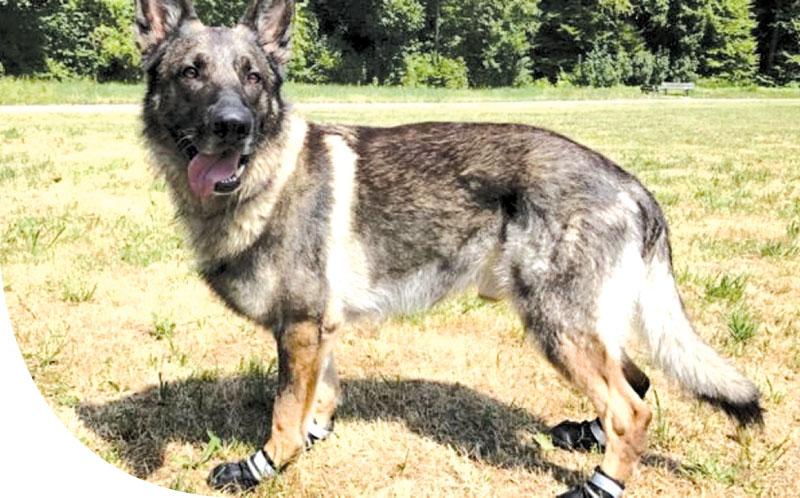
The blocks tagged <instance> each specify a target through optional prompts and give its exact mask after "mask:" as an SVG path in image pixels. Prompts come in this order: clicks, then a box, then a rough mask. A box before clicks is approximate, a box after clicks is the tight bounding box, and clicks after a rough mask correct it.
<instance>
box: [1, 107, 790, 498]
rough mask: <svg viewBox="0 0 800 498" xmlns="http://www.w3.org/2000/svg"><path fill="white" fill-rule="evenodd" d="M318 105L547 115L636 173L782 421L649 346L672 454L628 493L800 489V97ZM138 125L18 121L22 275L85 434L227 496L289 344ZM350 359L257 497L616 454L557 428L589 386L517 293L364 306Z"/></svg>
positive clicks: (459, 485) (108, 454) (7, 179)
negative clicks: (399, 306)
mask: <svg viewBox="0 0 800 498" xmlns="http://www.w3.org/2000/svg"><path fill="white" fill-rule="evenodd" d="M315 109H316V110H314V111H313V112H310V113H309V115H308V117H309V118H312V119H318V120H325V121H341V122H351V123H371V124H394V123H401V122H408V121H414V120H422V119H431V118H435V119H453V120H483V121H515V122H522V123H531V124H536V125H540V126H545V127H549V128H552V129H555V130H557V131H559V132H562V133H566V134H568V135H570V136H573V137H575V138H577V139H578V140H580V141H582V142H584V143H586V144H587V145H589V146H592V147H594V148H596V149H598V150H600V151H602V152H603V153H605V154H607V155H608V156H610V157H612V158H613V159H615V160H617V161H618V162H619V163H620V164H622V165H623V166H624V167H626V168H628V169H630V170H632V171H633V172H635V173H636V174H637V175H638V176H639V177H640V178H641V179H642V180H643V181H644V183H645V184H646V185H648V186H649V187H650V188H651V189H652V190H653V191H654V193H655V195H656V197H657V198H658V199H659V201H660V202H661V203H662V205H663V206H664V208H665V211H666V213H667V217H668V219H669V221H670V222H671V227H672V235H673V237H672V242H673V248H674V255H675V261H676V269H677V275H678V278H679V284H680V287H681V290H682V292H683V296H684V300H685V302H686V305H687V308H688V310H689V312H690V314H691V315H692V316H693V317H694V320H695V323H696V325H697V328H698V331H699V332H700V333H701V335H703V336H704V337H705V338H706V339H707V340H708V341H709V342H710V343H711V344H713V345H714V347H715V348H716V349H718V350H720V351H722V352H724V353H725V354H726V355H728V356H730V357H732V358H733V359H734V361H735V362H736V363H737V364H738V365H739V366H740V367H741V368H742V369H743V370H744V371H746V372H747V374H748V375H749V376H750V377H751V378H752V379H754V380H755V381H756V383H757V384H758V385H759V386H760V387H761V389H762V390H763V393H764V405H765V407H766V409H767V419H766V426H765V428H764V430H763V431H761V432H759V431H754V432H738V431H736V430H735V429H734V427H733V425H732V424H731V423H730V422H728V421H727V420H726V419H725V418H724V417H723V416H722V415H721V414H719V413H716V412H713V411H712V410H710V409H709V408H707V407H706V406H705V405H701V404H699V403H698V402H696V401H693V400H691V399H689V398H687V397H686V396H685V395H683V394H681V393H680V392H679V391H678V390H677V389H676V388H674V387H673V386H672V385H671V384H670V383H669V382H668V381H667V380H666V379H665V378H664V377H663V376H662V375H661V374H660V373H659V372H658V371H657V370H655V369H654V368H653V367H652V366H650V365H647V368H646V370H647V371H648V373H650V374H652V378H653V383H654V388H655V389H654V391H651V393H650V394H649V395H648V401H649V403H650V404H651V406H653V408H654V418H653V422H652V425H651V428H650V450H649V451H648V453H647V456H646V457H645V459H644V464H643V465H642V466H641V467H640V468H639V470H638V471H637V472H636V474H635V477H634V478H633V479H632V481H631V482H630V483H629V485H630V486H629V487H630V492H629V493H628V494H627V495H626V496H631V497H650V496H709V497H716V496H775V497H785V496H794V495H795V493H796V488H797V484H796V482H795V479H796V476H795V475H794V474H795V472H796V469H797V468H798V467H799V466H800V451H799V450H798V443H800V429H798V427H799V426H800V425H799V424H798V423H799V422H800V403H798V396H797V393H798V391H799V390H800V389H799V388H800V383H798V374H800V334H798V332H800V306H798V305H799V304H800V279H798V277H797V276H798V274H800V120H798V116H800V101H797V100H788V101H782V100H772V101H757V102H746V101H732V102H714V103H708V102H694V103H689V104H687V103H686V102H682V101H677V100H676V101H667V102H664V101H661V102H658V104H654V103H652V102H650V101H648V100H637V101H635V102H630V103H627V104H625V105H620V104H601V103H585V104H582V105H571V106H566V105H560V104H557V103H554V104H552V105H549V104H542V105H537V106H533V105H525V104H519V105H516V106H504V107H502V108H499V109H498V108H497V106H493V105H491V104H486V105H485V106H479V105H476V106H469V107H464V108H459V107H458V106H447V107H444V108H443V109H442V110H439V111H435V110H432V109H430V108H425V107H413V106H412V107H402V108H397V109H391V108H390V107H378V108H371V107H370V106H354V107H352V108H348V107H331V108H329V109H326V108H325V107H324V106H321V107H318V108H315ZM138 129H139V125H138V123H137V120H136V117H135V116H132V115H114V114H106V115H102V116H97V115H66V114H54V115H24V114H22V115H14V116H6V117H3V118H2V119H0V187H2V190H3V202H2V203H0V265H2V271H3V278H4V280H5V288H4V291H5V292H6V296H7V300H8V304H9V307H10V313H11V317H12V321H13V324H14V327H15V333H16V336H17V339H18V342H19V345H20V348H21V350H22V353H23V356H24V358H25V361H26V362H27V364H28V367H29V368H30V371H31V374H32V375H33V377H34V379H35V381H36V383H37V385H38V386H39V387H40V389H41V391H42V393H43V394H44V396H45V398H46V399H47V401H48V403H49V404H50V406H51V407H52V409H53V410H54V411H55V413H56V414H57V415H58V417H59V418H60V419H61V420H62V421H63V423H64V424H65V426H66V427H68V428H69V430H70V431H72V432H73V433H74V434H75V435H76V437H78V438H79V439H80V440H81V441H82V442H84V443H85V444H86V445H87V446H88V447H90V448H91V449H92V450H94V451H95V452H96V453H98V454H99V455H100V456H101V457H102V458H104V459H105V460H107V461H108V462H110V463H112V464H114V465H116V466H118V467H120V468H122V469H125V470H127V471H129V472H131V473H132V474H134V475H137V476H139V477H141V478H144V479H147V480H149V481H152V482H155V483H158V484H161V485H163V486H167V487H171V488H174V489H178V490H184V491H194V492H197V493H210V490H209V489H208V488H207V487H206V485H205V477H206V475H207V472H208V471H209V469H210V468H211V467H212V466H213V465H215V464H216V463H218V462H220V461H222V460H227V459H236V458H240V457H243V456H245V455H246V454H249V453H250V452H251V451H253V450H254V449H255V448H256V447H257V446H258V445H259V444H260V443H261V442H262V441H263V439H264V437H265V435H266V431H267V429H268V418H267V417H268V414H269V412H270V409H271V408H270V404H271V397H272V395H273V392H274V389H275V352H274V344H273V340H272V339H271V338H270V336H269V335H268V334H267V333H266V332H264V331H262V330H259V329H257V328H256V327H254V326H253V325H251V324H250V323H248V322H247V321H245V320H242V319H240V318H237V317H236V316H234V315H233V314H232V313H231V312H229V311H227V310H226V309H225V308H224V307H223V306H222V304H220V302H219V301H218V300H216V299H215V298H214V297H212V295H211V294H210V292H209V291H208V290H207V289H206V288H205V287H204V285H203V284H202V283H201V282H200V280H199V278H198V276H197V274H196V272H195V271H194V269H193V266H192V261H191V255H190V254H189V252H188V251H187V248H186V246H185V245H184V243H183V242H182V239H181V231H180V227H179V226H178V225H177V224H176V222H175V221H174V219H173V215H172V210H171V206H170V205H169V200H168V198H167V194H166V193H165V188H164V185H163V183H161V182H160V181H158V180H154V179H153V178H152V177H151V175H150V173H149V171H148V168H147V166H146V162H145V160H144V159H143V154H142V147H141V145H140V139H139V135H138ZM634 349H635V348H634ZM337 355H338V358H339V366H340V370H341V373H342V375H343V378H344V386H345V398H344V404H343V406H342V407H341V409H340V412H339V419H338V424H337V431H336V433H335V435H334V436H333V437H332V438H331V439H329V440H328V441H325V442H323V443H320V444H318V445H317V447H316V448H315V449H314V450H313V452H311V453H309V454H306V455H304V456H302V457H301V458H300V459H299V460H298V462H297V463H296V464H295V465H294V466H292V467H290V468H289V469H288V470H287V471H286V472H285V473H284V474H283V475H282V476H281V477H279V478H278V479H277V480H275V481H274V482H272V483H269V484H267V485H265V486H262V488H261V489H259V490H258V492H257V493H255V494H254V496H257V497H260V496H268V495H271V493H274V494H277V495H288V496H298V495H299V496H331V495H337V496H352V495H361V496H420V495H423V496H441V495H449V496H522V495H527V496H552V495H554V494H556V493H557V492H561V491H563V490H564V489H566V487H567V486H568V485H571V484H574V483H576V482H578V481H579V480H581V479H582V478H583V477H584V476H586V475H588V473H590V472H591V469H593V468H594V466H596V465H597V464H598V463H599V462H600V459H601V457H600V455H596V454H589V455H576V454H569V453H566V452H563V451H560V450H556V449H554V448H553V447H552V444H551V443H550V442H549V440H548V438H547V437H546V436H545V435H544V434H543V433H542V430H543V429H544V428H545V427H546V426H548V425H551V424H554V423H557V422H559V421H560V420H562V419H563V418H564V417H572V418H584V417H588V416H590V409H589V404H588V402H587V401H586V400H585V399H583V398H582V397H580V396H579V395H577V394H576V393H575V392H573V391H572V390H571V389H570V388H569V387H568V386H567V384H566V383H564V382H563V381H561V380H560V379H559V377H558V376H557V374H556V373H555V372H554V371H553V370H552V369H551V368H550V367H549V366H548V364H547V363H546V362H545V361H544V360H543V359H541V357H540V356H539V355H538V354H537V353H536V352H535V349H534V347H533V346H532V345H531V344H529V343H527V342H525V341H524V340H523V337H522V333H521V328H520V325H519V323H518V320H517V319H516V318H515V316H514V315H513V314H512V313H511V311H510V310H509V308H508V307H507V306H506V305H504V304H497V303H490V302H485V301H482V300H480V299H478V298H476V297H474V296H473V295H472V294H465V295H461V296H456V297H455V298H453V299H450V300H448V301H446V302H444V303H442V304H440V305H438V306H437V307H436V308H435V309H434V310H432V311H431V312H428V313H420V314H415V315H412V316H405V317H399V318H395V319H392V320H390V321H389V322H387V323H384V324H372V323H363V324H360V325H358V326H355V327H352V328H351V329H350V330H348V331H346V332H345V333H344V334H343V335H342V337H341V341H340V343H339V345H338V348H337ZM635 356H636V357H637V358H640V357H641V355H635ZM645 364H646V363H645ZM591 416H593V415H591Z"/></svg>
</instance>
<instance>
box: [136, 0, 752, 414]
mask: <svg viewBox="0 0 800 498" xmlns="http://www.w3.org/2000/svg"><path fill="white" fill-rule="evenodd" d="M158 6H162V7H161V8H162V10H161V11H159V12H162V14H160V15H161V18H164V15H163V13H164V12H165V11H164V10H163V9H168V10H169V11H170V12H172V14H170V15H169V16H168V18H169V19H171V20H172V21H170V22H171V24H170V23H165V24H162V25H161V26H157V27H153V26H151V25H149V24H148V23H149V22H150V21H152V19H154V16H153V15H152V13H151V14H150V15H148V14H147V13H148V9H153V8H159V7H158ZM291 12H292V2H290V1H284V0H276V2H275V4H271V3H270V4H268V3H265V2H263V1H256V2H255V3H254V4H253V5H251V7H250V8H249V9H248V13H247V15H246V16H245V17H244V21H243V22H244V24H242V25H239V26H237V27H236V28H232V29H227V28H206V27H203V26H202V25H199V23H198V21H196V20H195V18H194V16H193V11H191V7H190V6H189V5H188V4H185V3H184V2H182V1H178V0H170V1H167V2H165V3H153V2H152V1H150V2H145V0H139V1H138V2H137V20H139V21H138V22H139V31H140V39H141V40H143V41H142V46H143V50H144V51H145V54H146V55H148V57H149V58H150V60H149V61H148V63H147V66H146V67H147V73H148V79H147V81H148V90H147V97H146V99H145V105H144V116H143V117H144V125H145V127H144V134H145V137H146V138H147V142H148V144H149V146H150V150H151V153H152V155H153V160H154V162H155V163H156V165H157V168H158V170H159V171H160V172H161V174H163V175H164V177H165V178H166V179H167V181H168V184H169V186H170V192H171V195H172V197H173V200H174V202H175V205H176V207H177V211H178V213H179V216H180V217H181V218H182V219H183V221H184V222H185V225H186V227H187V229H188V237H189V240H190V241H191V244H192V246H193V247H194V249H195V251H196V253H197V256H198V261H199V265H200V269H201V272H202V275H203V277H204V279H205V280H206V281H207V282H208V284H209V285H210V286H211V288H212V289H214V290H215V291H216V293H217V294H218V295H219V296H220V297H221V298H222V299H223V300H224V301H225V302H226V303H227V304H228V305H229V306H230V307H231V308H233V309H234V310H236V311H237V312H239V313H241V314H242V315H244V316H247V317H249V318H250V319H252V320H254V321H255V322H257V323H259V324H261V325H263V326H265V327H267V328H269V329H271V330H272V331H273V332H274V333H275V334H276V336H278V337H280V335H281V334H282V333H283V331H285V330H287V328H288V327H290V326H291V325H292V324H294V323H298V322H301V321H309V320H311V321H315V322H319V323H322V324H324V325H325V324H329V323H332V324H334V325H338V320H340V319H341V320H343V321H346V320H348V319H355V318H359V317H364V316H373V317H380V316H385V315H387V314H391V313H395V312H407V311H410V310H412V309H415V308H421V307H426V306H430V305H432V304H434V303H435V302H437V301H439V300H440V299H442V298H443V297H445V296H447V295H448V294H449V293H452V292H454V291H456V290H459V289H463V288H465V287H467V286H469V285H470V284H473V283H476V282H481V285H482V287H486V288H490V289H491V293H492V294H493V295H503V296H507V297H508V298H509V299H510V300H511V301H512V302H513V303H514V305H515V306H516V308H517V309H518V311H519V313H520V316H521V318H522V320H523V322H524V325H525V329H526V330H527V331H528V332H529V333H530V334H531V335H532V336H533V337H534V338H535V339H536V342H537V343H538V344H539V346H540V347H541V349H542V351H543V352H544V354H545V355H546V356H547V358H548V359H549V360H550V361H551V362H552V363H553V365H555V366H556V367H557V368H558V369H560V370H561V371H562V372H564V373H565V374H566V375H567V376H570V375H571V372H572V371H574V365H573V366H572V367H570V365H569V364H568V362H569V360H568V359H567V358H566V357H565V355H564V351H565V350H564V344H567V343H569V344H573V345H577V347H579V348H580V347H582V348H587V349H586V350H587V351H590V350H591V348H593V347H594V346H593V345H596V344H599V345H600V347H601V348H603V349H604V351H606V352H607V354H609V355H610V356H612V357H614V356H616V357H618V358H620V357H621V358H623V359H624V360H623V362H629V360H627V359H626V358H627V357H626V356H624V352H623V351H622V345H623V344H624V341H625V339H626V336H627V333H628V329H630V328H635V326H636V325H637V324H639V325H641V322H643V321H644V322H647V320H642V319H639V318H637V317H638V316H646V317H652V316H655V315H654V314H653V313H652V310H649V309H643V308H642V306H641V303H640V302H639V294H638V292H639V291H641V292H642V293H646V292H649V291H648V289H647V287H646V286H647V285H650V284H649V283H652V282H655V281H656V280H653V279H652V278H651V279H649V280H648V279H647V278H645V273H648V272H650V273H651V272H652V271H654V270H653V268H655V266H654V265H657V264H659V265H662V266H660V267H659V268H661V267H663V268H664V269H665V271H666V276H664V278H665V279H666V280H664V281H665V282H667V283H666V284H663V285H662V284H659V285H661V288H660V289H658V292H661V293H664V295H669V296H673V294H674V296H673V297H674V299H673V301H672V304H671V305H672V306H673V308H672V309H671V313H673V315H670V316H674V317H684V318H683V319H684V320H685V314H684V312H683V309H682V307H681V305H680V298H679V297H677V293H676V291H675V290H674V280H673V279H672V274H671V254H670V247H669V242H668V237H667V228H666V221H665V219H664V215H663V213H662V211H661V209H660V208H659V206H658V204H657V203H656V201H655V199H654V198H653V196H652V195H651V194H650V193H649V192H648V191H647V190H646V189H645V188H644V187H643V186H642V185H641V184H640V183H639V182H638V181H637V180H636V179H635V178H634V177H633V176H631V175H630V174H628V173H627V172H625V171H623V170H622V169H621V168H620V167H618V166H617V165H616V164H614V163H613V162H612V161H610V160H608V159H607V158H605V157H603V156H601V155H600V154H598V153H596V152H594V151H592V150H590V149H588V148H586V147H584V146H581V145H579V144H577V143H575V142H574V141H572V140H570V139H568V138H565V137H563V136H561V135H558V134H556V133H553V132H551V131H547V130H543V129H540V128H535V127H530V126H524V125H517V124H475V123H421V124H412V125H404V126H399V127H394V128H371V127H359V126H352V127H348V126H321V125H314V124H310V125H306V124H305V123H304V122H302V121H301V120H298V119H297V118H296V117H293V114H292V113H291V112H290V109H289V107H288V106H287V105H286V104H285V103H284V102H283V100H282V98H281V94H280V88H281V83H282V77H281V73H282V67H283V65H284V64H285V63H286V59H287V54H288V49H287V47H288V42H289V35H288V33H289V20H290V19H291ZM155 18H156V19H158V18H159V16H158V15H156V16H155ZM175 20H178V21H175ZM152 33H162V35H163V36H161V37H153V36H152ZM187 65H192V66H193V67H197V68H198V70H199V71H200V75H201V76H200V78H199V79H198V80H192V81H187V80H186V79H185V77H184V76H182V73H181V70H182V69H183V68H184V67H186V66H187ZM253 71H256V72H258V73H259V75H260V76H261V81H260V83H259V85H258V86H257V87H254V86H252V84H249V83H247V81H246V78H247V75H248V74H249V73H250V72H253ZM232 95H233V96H236V98H238V99H240V100H241V102H242V103H243V105H245V106H246V107H247V109H248V110H249V112H251V113H252V116H253V120H254V122H256V123H257V124H258V126H256V127H254V130H253V133H252V136H250V137H248V139H247V140H246V141H245V142H243V143H242V145H241V148H242V149H241V151H242V153H244V154H251V155H252V159H251V165H250V166H249V167H248V170H247V171H246V172H245V174H244V176H243V177H242V185H241V188H240V189H238V190H237V191H236V192H234V193H233V194H231V195H226V196H212V197H210V198H203V199H198V198H197V196H195V195H194V194H193V193H192V191H191V190H190V189H189V186H188V183H187V174H186V168H187V159H186V157H185V151H184V150H182V147H181V146H180V143H185V142H181V141H186V142H191V143H193V144H194V146H196V147H197V148H198V149H199V150H200V151H204V152H205V153H208V154H215V153H218V152H219V151H221V147H222V145H221V144H220V143H219V142H218V141H215V139H214V138H213V136H211V134H210V133H209V131H208V123H207V118H206V116H207V113H208V112H207V111H208V109H209V108H211V107H213V106H214V105H216V103H217V102H218V101H219V100H220V99H221V98H222V96H225V98H228V99H230V98H231V96H232ZM348 161H353V162H354V163H353V164H349V162H348ZM348 172H352V178H350V177H348V176H347V174H348ZM337 258H338V259H337ZM630 265H632V266H630ZM664 265H665V266H664ZM629 266H630V268H629ZM640 269H641V275H640V274H639V273H637V272H639V270H640ZM629 270H630V271H631V272H632V273H631V275H636V277H635V278H636V281H633V282H630V284H631V289H633V290H631V293H630V295H628V294H625V295H622V296H620V299H621V300H622V301H624V302H621V304H620V307H619V312H617V311H615V310H611V311H607V310H606V309H605V307H604V306H603V305H602V303H604V301H603V296H604V293H606V292H607V286H609V285H611V284H613V283H614V282H617V285H618V284H619V278H621V277H620V275H622V277H624V276H625V275H626V274H625V272H626V271H629ZM337 272H338V273H337ZM620 272H621V273H620ZM648 274H649V273H648ZM332 275H335V278H334V277H333V276H332ZM339 279H344V281H339ZM615 279H616V280H615ZM669 282H672V284H669ZM670 285H672V287H671V288H670ZM670 289H671V290H670ZM612 290H613V289H612ZM671 293H672V294H671ZM615 309H616V308H615ZM332 317H333V318H332ZM334 322H336V323H334ZM609 323H610V324H612V325H613V326H608V324H609ZM686 323H687V324H688V321H686ZM617 325H618V327H617ZM648 325H649V324H648ZM326 326H327V325H326ZM604 327H605V328H604ZM688 327H689V328H688V329H687V330H688V331H684V332H685V334H684V335H683V336H681V337H683V338H684V339H685V338H686V337H689V338H691V337H693V338H692V339H685V340H687V341H689V342H691V343H692V344H695V343H697V344H701V341H700V340H699V338H697V336H696V335H694V332H693V331H691V326H690V325H688ZM662 328H664V330H662V331H658V332H657V333H653V334H651V335H650V337H655V338H656V339H658V340H660V339H659V338H663V337H664V336H665V334H668V331H667V330H666V325H664V327H662ZM684 328H685V327H684ZM686 334H688V335H686ZM684 339H681V340H684ZM693 341H694V342H693ZM673 343H674V341H673ZM673 343H670V344H673ZM675 347H680V344H677V346H675ZM656 349H658V345H655V346H654V350H656ZM674 351H675V349H674V348H673V349H670V350H669V351H660V352H659V353H658V355H657V356H658V358H663V359H664V360H665V361H663V362H662V364H663V365H665V366H666V367H667V369H668V370H669V371H670V372H672V373H673V374H675V376H676V378H678V379H679V380H681V382H682V383H683V384H684V385H685V386H686V387H687V388H689V389H690V390H692V391H693V392H695V393H696V394H697V395H698V396H699V397H701V398H703V399H706V400H707V401H710V402H712V404H715V405H717V406H720V407H722V408H723V409H725V410H726V411H728V413H730V414H732V415H733V416H735V417H737V418H738V419H739V420H740V421H741V422H743V423H749V422H757V421H759V420H760V416H761V408H760V405H759V404H758V392H757V390H756V389H755V387H753V385H752V383H750V382H749V381H747V380H746V379H744V378H743V377H741V375H739V374H738V373H737V372H735V371H734V370H733V369H731V368H724V367H723V366H720V368H721V370H720V371H723V370H724V372H725V374H726V376H725V377H721V376H719V375H717V376H715V375H713V374H708V375H706V374H702V375H701V373H702V369H703V368H705V367H706V364H705V363H706V360H708V361H710V362H711V364H713V365H722V364H721V363H719V362H718V361H717V360H714V359H713V358H712V357H715V356H714V354H713V353H712V352H710V349H708V351H706V350H703V354H704V355H706V356H704V357H699V356H698V357H694V356H692V357H691V358H690V360H691V361H690V364H689V365H688V366H685V367H684V366H681V365H680V364H679V363H680V362H676V361H673V360H674V359H673V358H672V357H671V356H670V355H671V354H672V353H673V352H674ZM659 355H660V356H659ZM709 358H712V359H711V360H709ZM720 361H721V360H720ZM571 368H572V370H571ZM626 368H628V370H631V368H630V367H626ZM634 368H635V366H634ZM682 369H683V370H682ZM637 370H638V369H637ZM634 373H635V372H634ZM639 373H641V372H639ZM637 375H638V374H637ZM637 375H634V374H631V373H629V372H626V376H627V377H628V379H629V380H628V382H629V383H631V384H632V385H633V387H634V388H635V389H636V390H637V392H638V391H646V389H647V388H646V385H645V383H646V382H647V379H646V377H644V379H639V378H638V376H637ZM642 376H643V374H642ZM731 376H732V378H731ZM632 377H634V378H635V379H634V381H632V380H631V378H632ZM695 381H696V382H695Z"/></svg>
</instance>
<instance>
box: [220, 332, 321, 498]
mask: <svg viewBox="0 0 800 498" xmlns="http://www.w3.org/2000/svg"><path fill="white" fill-rule="evenodd" d="M335 332H336V328H335V327H330V326H326V325H325V324H319V323H314V322H302V323H297V324H293V325H291V326H289V327H287V328H286V329H285V330H284V331H282V332H280V333H278V334H276V339H277V342H278V392H277V396H276V398H275V404H274V407H273V410H272V431H271V433H270V436H269V440H268V441H267V443H266V444H265V445H264V448H263V449H262V450H259V451H257V452H256V453H255V454H253V455H251V456H250V457H248V458H246V459H244V460H242V461H240V462H235V463H226V464H222V465H220V466H218V467H217V468H215V469H214V470H213V471H212V473H211V475H210V476H209V484H210V485H211V486H212V487H214V488H216V489H223V488H230V489H232V490H246V489H249V488H252V487H255V486H256V485H258V483H259V482H261V481H262V480H264V479H268V478H270V477H272V476H274V475H275V473H276V472H277V471H278V470H280V469H282V468H284V467H285V466H286V465H288V464H289V463H291V461H292V460H293V459H295V458H296V457H297V456H298V455H299V454H300V452H301V451H302V450H303V448H304V447H305V445H306V436H307V431H308V427H309V424H310V423H311V422H312V420H311V419H312V416H313V410H312V409H313V408H314V406H315V399H316V394H317V384H318V383H319V382H320V380H321V378H322V377H323V376H322V375H321V374H322V373H323V368H324V367H325V359H326V357H328V355H329V353H330V352H331V349H332V347H333V339H334V337H335Z"/></svg>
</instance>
